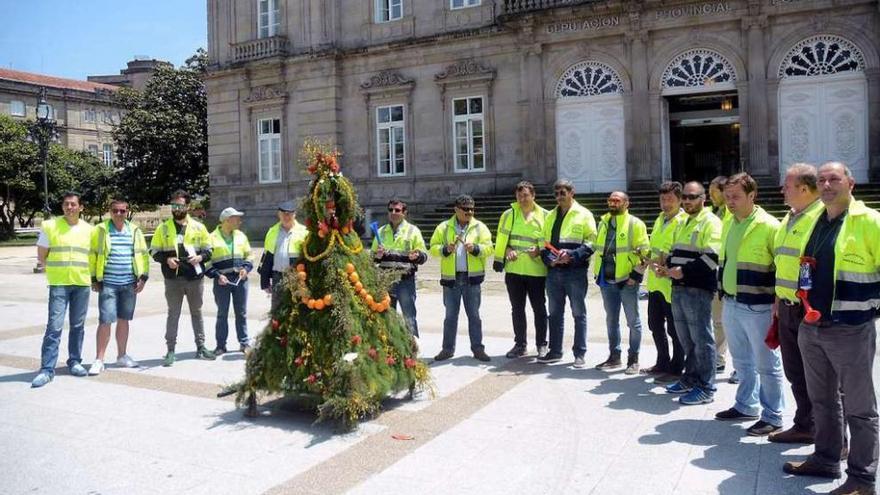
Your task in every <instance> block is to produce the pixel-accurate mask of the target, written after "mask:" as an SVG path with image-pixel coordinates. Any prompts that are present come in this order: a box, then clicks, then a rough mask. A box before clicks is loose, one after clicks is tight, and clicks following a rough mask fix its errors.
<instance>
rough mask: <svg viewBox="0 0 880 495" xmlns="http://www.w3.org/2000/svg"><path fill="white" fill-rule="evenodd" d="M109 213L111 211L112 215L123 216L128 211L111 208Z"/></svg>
mask: <svg viewBox="0 0 880 495" xmlns="http://www.w3.org/2000/svg"><path fill="white" fill-rule="evenodd" d="M110 211H112V212H113V213H115V214H117V215H124V214H126V213H128V210H127V209H125V208H113V209H112V210H110Z"/></svg>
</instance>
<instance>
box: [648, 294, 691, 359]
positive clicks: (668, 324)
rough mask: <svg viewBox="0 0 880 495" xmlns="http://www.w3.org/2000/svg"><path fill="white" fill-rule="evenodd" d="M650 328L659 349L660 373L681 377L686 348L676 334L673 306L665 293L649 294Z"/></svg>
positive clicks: (655, 344)
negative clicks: (670, 343) (670, 341)
mask: <svg viewBox="0 0 880 495" xmlns="http://www.w3.org/2000/svg"><path fill="white" fill-rule="evenodd" d="M648 328H649V329H650V330H651V336H652V337H653V338H654V346H655V347H656V348H657V364H655V367H656V368H658V370H660V371H664V372H666V373H672V374H675V375H680V374H681V373H682V371H684V358H685V355H684V348H683V347H682V346H681V342H679V341H678V334H677V333H676V332H675V321H674V320H673V318H672V304H670V303H668V302H666V299H665V298H664V297H663V293H662V292H660V291H656V290H655V291H651V292H650V293H649V294H648ZM667 335H669V337H670V338H671V340H672V357H671V358H670V356H669V340H670V339H667V338H666V336H667Z"/></svg>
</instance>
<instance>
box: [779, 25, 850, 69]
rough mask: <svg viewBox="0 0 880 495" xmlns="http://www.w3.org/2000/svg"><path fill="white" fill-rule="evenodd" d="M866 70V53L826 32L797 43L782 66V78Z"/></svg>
mask: <svg viewBox="0 0 880 495" xmlns="http://www.w3.org/2000/svg"><path fill="white" fill-rule="evenodd" d="M864 70H865V56H864V55H862V52H861V51H860V50H859V49H858V48H856V46H855V45H854V44H853V43H852V42H850V41H849V40H846V39H844V38H841V37H839V36H832V35H827V34H822V35H818V36H812V37H810V38H807V39H805V40H803V41H801V42H800V43H798V44H796V45H795V46H794V47H793V48H792V49H791V50H789V52H788V54H787V55H786V56H785V58H784V59H783V60H782V64H781V65H780V66H779V78H780V79H785V78H787V77H798V76H807V77H809V76H825V75H829V74H839V73H841V72H861V71H864Z"/></svg>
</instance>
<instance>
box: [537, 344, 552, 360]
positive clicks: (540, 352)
mask: <svg viewBox="0 0 880 495" xmlns="http://www.w3.org/2000/svg"><path fill="white" fill-rule="evenodd" d="M548 352H550V346H546V345H539V346H538V357H544V356H546V355H547V353H548Z"/></svg>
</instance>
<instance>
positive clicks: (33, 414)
mask: <svg viewBox="0 0 880 495" xmlns="http://www.w3.org/2000/svg"><path fill="white" fill-rule="evenodd" d="M35 251H36V250H35V249H34V248H32V247H28V248H0V397H2V400H0V471H2V472H3V476H2V477H0V493H2V494H25V493H27V494H103V495H107V494H123V493H124V494H142V493H143V494H154V493H155V494H171V493H188V494H201V493H204V494H221V493H229V494H259V493H270V494H280V493H294V494H333V493H357V494H379V493H389V492H395V493H400V492H406V493H419V494H422V493H438V494H439V493H442V494H456V493H480V494H495V493H498V494H514V493H529V494H538V493H546V494H580V493H596V494H618V493H620V494H624V493H625V494H658V495H659V494H682V495H684V494H694V495H695V494H714V493H721V494H730V495H742V494H759V495H767V494H802V493H824V492H827V491H828V490H830V489H832V488H833V487H834V486H836V485H837V484H838V482H829V481H826V480H822V479H818V478H794V477H792V476H789V475H786V474H784V473H783V472H782V464H783V463H784V462H785V461H788V460H792V459H798V458H800V457H803V456H804V455H806V454H808V453H809V452H811V449H812V447H809V446H800V447H798V446H785V445H777V444H771V443H768V442H767V440H766V439H765V438H754V437H748V436H746V435H745V428H746V427H747V426H748V425H749V424H750V423H744V424H739V423H727V422H721V421H716V420H714V419H713V416H714V414H715V413H716V412H718V411H721V410H723V409H727V408H728V407H730V406H731V405H732V404H733V397H734V392H735V386H734V385H730V384H728V383H727V382H726V378H727V375H728V373H724V375H723V376H721V375H719V383H718V393H717V395H716V399H715V402H714V403H712V404H709V405H706V406H680V405H679V404H678V403H677V402H676V401H675V400H674V397H673V396H671V395H668V394H666V393H665V392H664V391H663V389H662V387H660V386H658V385H654V384H653V383H651V380H650V379H649V378H646V377H645V376H644V375H641V376H627V375H625V374H624V373H623V370H622V369H620V370H619V371H617V372H613V373H606V372H600V371H596V370H594V369H592V366H593V365H595V364H597V363H599V362H601V361H603V360H604V359H605V358H606V357H607V354H608V349H607V339H606V337H605V325H604V312H603V309H602V305H601V300H600V298H599V296H598V291H597V290H596V288H595V286H593V285H592V284H591V286H590V289H589V291H590V294H589V297H588V314H589V324H588V335H589V345H588V351H587V363H588V365H590V368H589V369H585V370H576V369H573V368H572V367H571V361H572V356H571V353H570V351H567V352H566V357H565V359H564V360H563V362H562V363H559V364H557V365H551V366H543V365H537V364H532V363H531V361H532V359H531V358H522V359H517V360H508V359H506V358H505V357H504V353H505V352H506V351H507V350H508V349H509V348H510V346H511V345H512V342H513V338H512V330H511V325H510V312H509V305H508V302H507V295H506V293H505V292H504V290H503V285H502V283H501V282H500V280H501V279H500V277H499V276H498V274H495V273H492V274H491V276H489V280H488V281H487V283H486V287H485V289H486V290H485V291H484V294H483V302H482V311H481V313H482V316H483V327H484V332H485V345H486V351H487V352H488V354H489V355H490V356H492V362H490V363H486V364H483V363H480V362H478V361H476V360H475V359H473V358H472V357H471V356H470V353H469V352H468V351H467V350H468V341H467V332H466V328H467V327H466V325H467V323H466V319H465V318H464V312H463V311H462V318H461V323H460V327H459V341H458V355H457V356H456V357H455V358H454V359H452V360H450V361H446V362H444V363H442V364H441V363H438V364H433V365H432V366H431V371H432V373H433V378H434V382H435V386H436V395H434V396H433V397H431V396H430V395H429V394H420V395H418V396H417V397H416V398H415V399H414V400H407V398H406V397H398V398H391V399H389V400H388V401H387V402H386V404H385V406H386V409H385V411H384V412H383V413H382V414H381V415H380V416H379V417H377V418H375V419H373V420H371V421H367V422H364V423H362V424H361V426H360V427H359V428H358V429H357V430H356V431H354V432H350V433H344V434H339V433H337V432H335V431H334V428H333V425H325V424H313V421H314V419H315V417H314V415H313V414H311V413H309V412H308V411H303V410H302V409H303V408H302V405H301V404H298V403H296V402H294V401H291V400H285V399H280V398H276V399H274V400H271V398H270V399H267V400H263V401H261V406H260V416H259V417H258V418H256V419H246V418H244V417H243V415H242V410H241V409H236V408H235V405H234V403H233V401H232V398H231V397H228V398H222V399H218V398H217V397H216V394H217V392H219V391H220V390H221V389H222V387H223V386H224V385H226V384H229V383H232V382H234V381H237V380H238V379H239V378H240V377H242V376H243V373H244V366H243V363H244V360H243V355H242V354H241V353H237V352H236V353H231V354H227V355H224V356H222V357H221V358H219V359H217V360H216V361H213V362H206V361H196V360H194V359H192V357H193V355H194V353H195V344H194V343H193V341H192V327H191V325H190V323H189V316H188V313H187V312H186V310H185V311H184V314H183V315H182V317H181V325H180V333H179V342H178V349H177V350H178V362H177V363H176V364H175V365H174V366H173V367H171V368H163V367H162V366H161V358H162V355H163V354H164V351H165V343H164V331H165V330H164V327H165V300H164V297H163V292H162V280H161V274H160V272H159V267H158V266H157V265H156V264H155V263H154V264H153V266H152V271H151V273H152V278H151V280H150V282H149V283H148V284H147V288H146V289H145V291H144V293H142V294H141V296H140V297H139V300H138V308H137V312H136V315H135V321H134V322H133V323H132V335H131V338H130V342H129V352H130V354H131V355H132V356H133V357H134V358H135V359H138V360H139V361H140V363H141V367H140V368H137V369H119V368H115V367H114V366H112V364H111V365H109V366H108V368H107V370H106V371H105V372H104V373H103V374H102V375H100V376H98V377H87V378H75V377H72V376H70V375H69V374H68V373H67V370H66V367H63V365H64V361H65V359H66V358H67V348H66V335H67V330H66V329H65V334H64V338H63V339H62V348H61V352H60V359H59V365H60V366H62V368H61V369H59V371H58V376H57V377H56V379H55V381H54V382H52V383H50V384H49V385H47V386H46V387H44V388H41V389H31V388H30V381H31V379H32V378H33V376H34V374H35V371H36V370H37V369H38V367H39V357H40V343H41V339H42V335H43V331H44V328H45V321H46V296H47V290H46V284H45V278H44V276H43V275H35V274H33V273H31V269H32V267H33V265H34V261H35ZM258 254H259V253H258ZM438 274H439V267H438V266H437V265H436V264H435V263H433V262H429V264H428V265H427V266H425V267H424V268H423V269H422V270H421V271H420V276H421V280H422V284H421V285H422V287H423V288H422V289H421V290H420V292H419V299H418V308H419V326H420V331H421V333H422V338H421V342H420V343H421V346H422V354H423V356H422V357H423V358H424V359H427V360H428V361H430V356H433V355H434V354H435V353H436V352H437V351H439V349H440V341H441V333H442V321H443V305H442V299H441V297H440V296H441V292H440V290H439V285H438V284H437V282H436V278H437V277H438ZM255 289H256V284H254V286H252V289H251V292H250V298H249V322H248V324H249V328H250V331H251V334H252V335H254V334H255V333H257V332H259V331H261V330H262V327H263V325H264V324H265V321H266V313H267V311H268V307H269V300H268V298H267V296H266V295H265V294H264V293H262V292H261V291H259V290H255ZM205 301H206V302H205V326H206V333H207V334H208V339H207V340H208V346H209V348H213V347H214V337H213V327H214V315H215V309H216V308H215V306H214V303H213V300H212V298H211V296H210V288H209V287H206V291H205ZM642 305H643V306H642V320H643V322H645V319H646V318H645V315H646V308H645V303H644V302H642ZM97 317H98V310H97V296H96V295H94V294H93V295H92V298H91V304H90V309H89V315H88V320H87V326H86V338H85V344H84V352H83V356H84V364H90V363H91V362H92V360H93V359H94V357H95V328H96V326H97ZM567 320H568V321H566V325H567V328H566V337H567V339H566V340H567V343H566V348H570V339H571V334H572V331H571V321H570V318H567ZM644 326H645V328H644V331H643V337H642V354H641V360H640V361H641V363H642V366H643V367H648V366H650V365H651V364H653V361H654V356H655V351H654V348H653V346H652V341H651V337H650V332H649V331H648V329H647V324H646V323H645V324H644ZM626 332H627V330H626V329H625V327H624V330H623V333H624V339H623V340H624V343H626V341H627V339H626ZM233 336H234V332H233ZM532 337H533V333H532V330H531V326H530V339H531V338H532ZM233 343H234V338H233V339H230V348H233V347H236V346H234V345H232V344H233ZM115 349H116V348H115V341H111V343H110V346H109V348H108V352H107V362H108V363H113V361H114V360H115V357H116V351H115ZM530 352H531V353H532V354H534V348H533V342H531V341H530ZM876 383H878V380H877V378H876V371H875V384H876ZM787 391H788V390H787ZM786 399H787V404H788V407H787V408H786V411H785V421H786V427H787V426H789V425H790V424H791V417H792V415H793V413H794V409H793V404H794V401H793V400H792V399H791V395H790V393H789V394H788V395H787V397H786ZM409 438H411V439H409Z"/></svg>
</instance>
